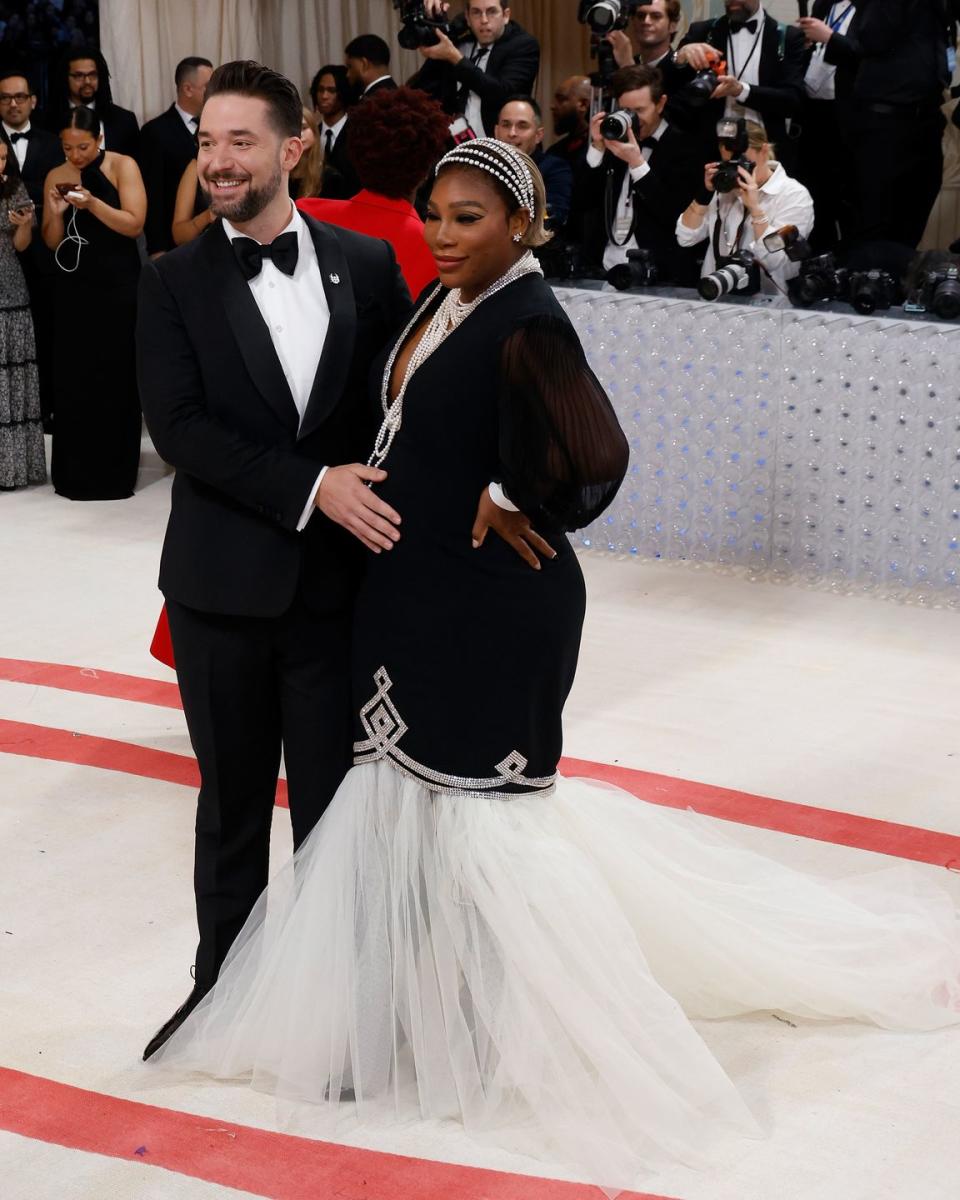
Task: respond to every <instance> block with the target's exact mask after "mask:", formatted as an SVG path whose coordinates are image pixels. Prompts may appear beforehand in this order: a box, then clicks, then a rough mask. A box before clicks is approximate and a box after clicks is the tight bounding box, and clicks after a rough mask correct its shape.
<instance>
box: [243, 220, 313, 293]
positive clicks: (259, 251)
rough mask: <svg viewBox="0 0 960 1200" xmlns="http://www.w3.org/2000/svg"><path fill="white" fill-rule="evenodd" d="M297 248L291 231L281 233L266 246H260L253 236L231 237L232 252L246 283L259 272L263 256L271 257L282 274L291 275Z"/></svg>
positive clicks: (297, 251) (295, 261) (295, 239)
mask: <svg viewBox="0 0 960 1200" xmlns="http://www.w3.org/2000/svg"><path fill="white" fill-rule="evenodd" d="M299 250H300V248H299V246H298V245H297V235H296V234H295V233H292V232H291V233H281V234H280V236H279V237H277V238H274V239H273V241H272V242H271V243H270V244H269V245H268V246H261V244H260V243H259V242H255V241H254V240H253V238H248V237H238V238H234V239H233V252H234V254H235V255H236V256H237V262H238V263H239V264H240V270H241V271H242V272H243V277H244V279H246V281H247V283H249V282H250V280H251V279H255V278H256V277H257V275H259V274H260V269H261V268H262V266H263V260H264V259H265V258H270V259H273V265H274V266H275V267H276V268H277V270H278V271H282V272H283V273H284V275H292V274H293V273H294V271H295V270H296V269H297V256H298V254H299Z"/></svg>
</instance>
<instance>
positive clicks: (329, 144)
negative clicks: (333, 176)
mask: <svg viewBox="0 0 960 1200" xmlns="http://www.w3.org/2000/svg"><path fill="white" fill-rule="evenodd" d="M332 153H333V130H332V129H328V130H327V132H326V133H325V134H324V135H323V157H324V158H325V159H326V158H329V157H330V155H331V154H332Z"/></svg>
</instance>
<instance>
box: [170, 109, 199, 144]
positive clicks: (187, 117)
mask: <svg viewBox="0 0 960 1200" xmlns="http://www.w3.org/2000/svg"><path fill="white" fill-rule="evenodd" d="M173 107H174V108H175V109H176V110H177V112H178V113H179V114H180V120H181V121H182V122H183V123H184V125H186V127H187V133H189V134H190V136H191V137H192V136H193V135H194V134H195V133H196V132H197V127H198V126H199V124H200V121H199V119H198V118H197V117H195V116H194V115H193V113H188V112H187V110H186V109H185V108H181V107H180V105H179V104H177V103H176V101H174V105H173Z"/></svg>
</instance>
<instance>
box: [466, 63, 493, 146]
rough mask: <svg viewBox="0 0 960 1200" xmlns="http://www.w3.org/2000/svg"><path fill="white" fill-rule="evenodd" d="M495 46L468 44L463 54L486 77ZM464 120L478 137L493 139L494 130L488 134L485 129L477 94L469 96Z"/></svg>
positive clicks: (471, 93) (472, 93) (473, 93)
mask: <svg viewBox="0 0 960 1200" xmlns="http://www.w3.org/2000/svg"><path fill="white" fill-rule="evenodd" d="M492 49H493V45H492V44H491V45H489V46H478V45H477V43H476V42H468V43H467V45H466V46H463V47H462V48H461V51H460V52H461V54H462V55H463V57H464V58H465V59H466V60H467V61H468V62H469V63H470V65H471V66H472V67H476V68H477V70H478V71H482V72H483V73H484V75H486V73H487V63H488V62H489V61H490V51H491V50H492ZM463 116H464V120H465V121H466V122H467V124H468V125H469V126H470V128H471V129H472V130H473V132H474V133H475V134H476V135H477V137H492V136H493V130H492V129H491V130H490V132H489V133H486V132H485V131H484V128H483V111H482V106H481V102H480V97H479V96H478V95H477V93H476V92H470V93H469V94H468V96H467V106H466V108H465V109H464V110H463Z"/></svg>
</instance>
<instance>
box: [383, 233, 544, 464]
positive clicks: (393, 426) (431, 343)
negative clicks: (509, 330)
mask: <svg viewBox="0 0 960 1200" xmlns="http://www.w3.org/2000/svg"><path fill="white" fill-rule="evenodd" d="M531 273H536V274H538V275H542V274H543V271H542V270H541V267H540V264H539V263H538V262H537V260H536V258H535V257H534V256H533V254H532V253H531V252H530V251H529V250H528V251H527V252H526V254H524V255H523V257H522V258H519V259H518V260H517V261H516V262H515V263H514V264H513V266H512V267H511V268H510V270H509V271H507V272H506V274H504V275H501V276H500V278H499V279H497V280H494V282H493V283H491V284H490V286H489V287H488V288H486V290H485V291H482V292H481V293H480V295H479V296H477V298H476V299H475V300H471V301H470V302H469V303H468V304H464V302H463V301H462V300H461V299H460V289H459V288H452V289H451V290H450V291H449V292H448V293H447V294H446V296H444V298H443V300H442V301H441V303H440V307H439V308H438V309H437V311H436V312H435V313H434V314H433V316H432V317H431V318H430V321H429V323H428V325H427V327H426V329H425V330H424V331H423V337H421V339H420V341H419V342H418V343H417V346H416V347H415V349H414V351H413V353H412V354H411V355H410V361H409V362H408V363H407V369H406V370H405V371H404V373H403V381H402V382H401V384H400V390H399V391H398V392H397V396H396V399H395V400H394V401H393V402H392V403H391V402H390V380H391V377H392V375H393V366H394V363H395V362H396V361H397V355H398V354H399V353H400V350H401V347H403V346H405V345H406V342H407V338H408V337H409V336H410V334H411V333H412V332H413V330H414V329H416V327H417V325H418V324H419V323H420V319H421V317H422V316H423V314H424V313H425V312H426V310H427V309H428V308H429V307H430V305H431V304H432V303H433V301H434V299H435V297H436V295H437V293H438V292H439V291H440V289H441V287H442V286H443V285H442V284H437V286H436V287H435V288H434V289H433V291H432V292H431V293H430V295H429V296H428V297H427V298H426V300H425V301H424V302H423V304H421V305H420V307H419V309H418V310H417V311H416V313H415V314H414V316H413V318H412V319H411V321H410V323H409V325H407V327H406V329H405V330H404V331H403V333H402V334H401V335H400V338H399V340H398V341H397V343H396V345H395V346H394V347H393V350H391V352H390V357H389V358H388V359H387V365H386V367H385V368H384V372H383V385H382V388H381V391H380V405H381V407H382V409H383V424H382V425H381V426H380V431H379V433H378V434H377V438H376V441H375V442H374V444H373V452H372V453H371V455H370V457H369V458H368V459H367V466H368V467H379V466H382V464H383V462H384V460H385V459H386V457H387V455H388V454H389V453H390V447H391V446H392V445H393V439H394V438H395V437H396V436H397V433H398V432H399V431H400V426H401V425H402V423H403V399H404V396H405V395H406V394H407V385H408V384H409V383H410V380H411V379H412V378H413V376H414V375H415V374H416V372H417V370H418V369H419V368H420V367H422V366H423V364H424V363H425V362H426V361H427V359H428V358H429V357H430V355H431V354H432V353H433V352H434V350H436V349H437V348H438V347H439V346H441V345H442V344H443V343H444V342H445V341H446V339H447V338H448V337H449V336H450V334H451V333H453V331H454V330H455V329H458V328H459V327H460V326H461V325H462V324H463V322H464V321H465V320H466V319H467V317H469V316H470V314H471V313H472V312H473V311H474V310H475V309H477V308H478V307H479V306H480V305H481V304H482V303H483V302H484V300H489V298H490V297H491V296H493V295H494V294H495V293H497V292H499V291H500V290H501V289H502V288H505V287H507V286H508V285H509V284H511V283H513V282H514V281H515V280H517V279H520V278H521V277H522V276H524V275H530V274H531Z"/></svg>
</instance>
